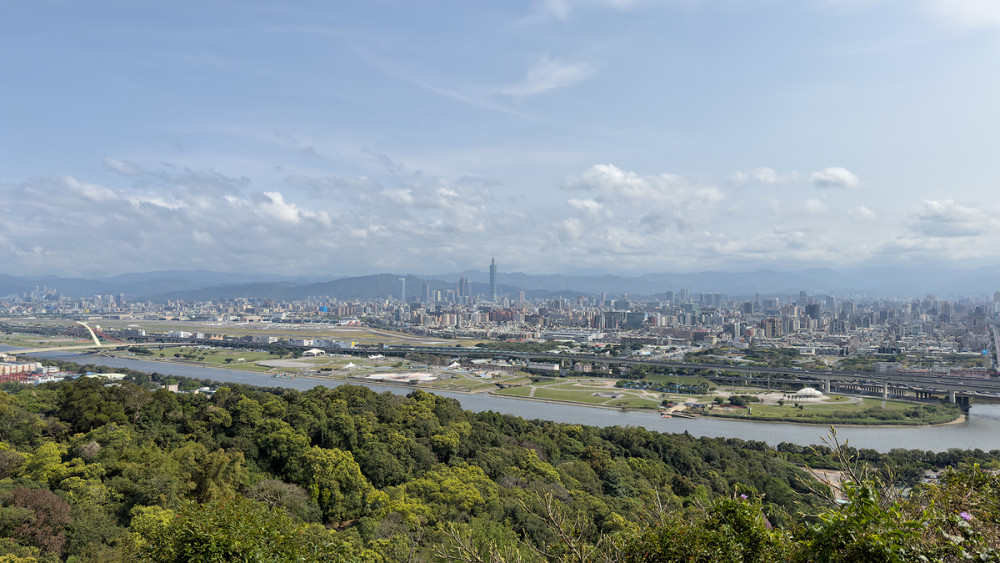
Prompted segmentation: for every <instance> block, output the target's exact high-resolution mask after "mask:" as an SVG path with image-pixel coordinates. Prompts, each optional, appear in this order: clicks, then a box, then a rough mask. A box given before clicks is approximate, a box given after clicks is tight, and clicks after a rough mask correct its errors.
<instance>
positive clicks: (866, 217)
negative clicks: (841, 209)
mask: <svg viewBox="0 0 1000 563" xmlns="http://www.w3.org/2000/svg"><path fill="white" fill-rule="evenodd" d="M847 213H848V214H849V215H850V216H851V217H854V218H855V219H857V220H859V221H874V220H875V219H878V215H877V214H876V213H875V212H874V211H872V210H871V209H868V208H867V207H865V206H864V205H859V206H858V207H855V208H853V209H850V210H849V211H848V212H847Z"/></svg>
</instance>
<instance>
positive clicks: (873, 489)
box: [0, 366, 1000, 562]
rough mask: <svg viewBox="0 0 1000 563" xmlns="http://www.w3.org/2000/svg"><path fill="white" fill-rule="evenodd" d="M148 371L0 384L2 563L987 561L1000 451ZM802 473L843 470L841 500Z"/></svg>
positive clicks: (993, 543) (999, 489) (998, 505)
mask: <svg viewBox="0 0 1000 563" xmlns="http://www.w3.org/2000/svg"><path fill="white" fill-rule="evenodd" d="M79 369H81V370H88V369H90V370H92V371H100V368H96V367H95V366H83V367H80V368H79ZM155 379H157V377H156V376H149V375H144V374H139V373H134V372H130V373H129V377H128V378H127V380H126V381H123V382H121V383H120V384H118V385H106V384H105V382H104V381H103V380H101V379H98V378H79V379H76V380H72V381H66V382H62V383H54V384H44V385H40V386H36V387H21V386H15V385H10V386H7V387H5V388H4V389H5V391H4V392H2V393H0V553H3V555H0V561H4V562H19V561H58V560H67V561H74V562H84V561H133V560H139V561H436V560H467V561H496V562H499V561H677V560H683V561H787V560H791V561H796V560H797V561H918V560H921V561H935V560H939V561H947V560H960V559H962V558H964V557H981V558H982V560H989V558H994V559H995V558H996V557H997V556H998V554H997V551H996V548H997V547H998V538H1000V526H998V522H1000V501H998V500H997V499H1000V495H998V493H1000V482H998V480H997V476H996V474H995V473H994V472H992V471H989V470H987V469H989V468H993V467H996V466H998V465H997V464H998V462H1000V452H998V451H993V452H982V451H978V450H977V451H960V450H949V451H947V452H940V453H935V452H924V451H917V450H893V451H891V452H888V453H879V452H876V451H873V450H864V449H862V450H856V449H853V448H850V447H845V446H843V445H840V444H836V443H832V444H830V445H821V446H818V447H814V448H804V447H800V446H796V445H793V444H780V445H779V446H778V447H776V448H773V447H770V446H767V445H766V444H763V443H760V442H749V441H744V440H739V439H720V438H694V437H692V436H690V435H688V434H686V433H685V434H662V433H657V432H650V431H647V430H645V429H642V428H633V427H629V428H622V427H608V428H596V427H590V426H582V425H573V424H560V423H554V422H547V421H539V420H525V419H522V418H518V417H514V416H510V415H501V414H497V413H495V412H483V413H473V412H469V411H465V410H462V409H461V408H460V407H459V404H458V403H457V402H456V401H454V400H452V399H447V398H442V397H437V396H435V395H432V394H429V393H425V392H423V391H420V390H417V391H414V392H412V393H410V394H409V395H407V396H405V397H404V396H400V395H394V394H391V393H381V394H379V393H375V392H374V391H371V390H369V389H367V388H364V387H356V386H350V385H343V386H339V387H336V388H334V389H327V388H323V387H317V388H315V389H312V390H310V391H306V392H300V391H295V390H290V389H264V388H254V387H248V386H240V385H231V386H227V387H220V388H218V389H217V391H216V392H215V393H214V394H213V395H212V396H209V395H206V394H192V393H188V394H176V393H171V392H169V391H167V390H166V389H159V390H155V391H154V390H152V389H151V388H152V387H153V386H154V383H155V382H154V380H155ZM201 383H202V382H191V383H190V384H188V385H185V386H184V387H188V388H190V387H195V386H197V385H199V384H201ZM974 464H980V465H974ZM806 466H809V467H813V468H828V469H837V468H839V469H842V470H845V474H844V475H845V479H846V484H845V485H844V490H845V493H846V495H847V501H848V502H847V504H835V503H833V502H832V497H831V494H830V490H829V489H828V488H827V487H825V486H824V485H821V484H820V483H819V482H817V481H816V480H815V479H813V478H812V477H811V476H810V474H808V473H807V472H806V471H804V470H803V469H802V468H803V467H806ZM866 467H867V468H870V469H869V470H865V469H864V468H866ZM945 467H952V468H956V470H955V471H953V472H951V473H947V474H946V477H945V478H944V479H943V480H942V482H941V483H940V484H935V485H920V484H918V483H919V481H920V479H921V477H922V476H923V474H924V471H925V470H927V469H935V468H945ZM911 487H913V488H912V489H911ZM904 490H907V491H909V494H908V495H905V496H904V495H902V494H901V493H900V491H904Z"/></svg>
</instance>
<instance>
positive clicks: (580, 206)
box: [566, 199, 604, 213]
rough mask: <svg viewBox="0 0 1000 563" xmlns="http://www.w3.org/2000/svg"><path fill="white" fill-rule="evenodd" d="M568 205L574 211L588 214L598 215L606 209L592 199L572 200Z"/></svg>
mask: <svg viewBox="0 0 1000 563" xmlns="http://www.w3.org/2000/svg"><path fill="white" fill-rule="evenodd" d="M566 203H568V204H569V206H570V207H572V208H573V209H576V210H578V211H583V212H586V213H597V212H599V211H600V210H601V209H603V208H604V205H602V204H601V203H599V202H597V201H594V200H592V199H570V200H568V201H567V202H566Z"/></svg>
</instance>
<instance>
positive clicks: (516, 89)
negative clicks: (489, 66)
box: [500, 55, 597, 98]
mask: <svg viewBox="0 0 1000 563" xmlns="http://www.w3.org/2000/svg"><path fill="white" fill-rule="evenodd" d="M596 73H597V67H595V66H594V65H592V64H590V63H584V62H577V63H568V62H563V61H562V60H560V59H559V58H558V57H550V56H548V55H542V56H541V57H539V58H538V60H537V61H536V62H535V63H534V64H533V65H531V67H530V68H528V72H527V74H526V75H525V77H524V79H523V80H521V81H520V82H518V83H515V84H511V85H509V86H506V87H504V88H502V89H501V90H500V91H501V93H503V94H507V95H508V96H514V97H516V98H524V97H527V96H535V95H538V94H543V93H545V92H548V91H550V90H556V89H558V88H566V87H569V86H575V85H577V84H579V83H581V82H583V81H585V80H587V79H589V78H590V77H592V76H593V75H594V74H596Z"/></svg>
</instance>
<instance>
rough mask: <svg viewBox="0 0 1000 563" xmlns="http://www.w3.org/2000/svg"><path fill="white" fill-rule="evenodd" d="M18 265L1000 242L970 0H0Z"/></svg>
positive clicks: (988, 31) (60, 270)
mask: <svg viewBox="0 0 1000 563" xmlns="http://www.w3.org/2000/svg"><path fill="white" fill-rule="evenodd" d="M0 52H2V53H3V54H2V55H0V76H2V77H3V79H2V81H0V190H2V193H3V194H4V197H3V198H2V200H0V209H2V210H3V219H0V257H3V259H4V261H5V264H6V265H7V268H6V271H8V272H11V273H31V274H62V275H91V276H92V275H102V274H107V275H111V274H116V273H122V272H134V271H149V270H158V269H174V268H177V269H195V268H206V269H212V270H228V271H246V272H268V271H274V272H281V273H282V274H312V275H321V274H331V275H346V274H362V273H374V272H387V271H388V272H397V273H404V272H411V273H435V272H447V271H458V270H464V269H466V268H479V269H484V268H485V267H486V265H488V263H489V256H490V255H496V257H497V261H498V263H499V264H501V270H505V271H524V272H529V273H560V272H566V273H579V272H594V273H608V272H611V273H623V274H630V273H645V272H684V271H697V270H707V269H723V270H737V271H739V270H753V269H758V268H777V269H798V268H807V267H816V266H829V267H846V266H854V265H864V264H878V265H891V264H897V263H898V264H905V265H913V264H925V263H926V264H939V265H940V264H944V265H946V266H978V265H983V264H996V263H1000V247H998V246H997V245H996V244H995V242H996V241H997V240H998V239H997V235H998V234H1000V225H998V222H997V219H996V217H997V213H996V212H997V205H996V204H995V200H996V197H995V194H996V193H997V192H998V188H1000V103H998V102H997V100H1000V64H998V63H1000V3H996V2H992V1H989V0H908V1H897V0H742V1H738V0H665V1H654V0H548V1H543V2H396V1H392V0H384V1H372V2H364V3H353V2H350V3H349V2H268V3H265V2H252V1H241V2H221V1H220V2H185V1H177V2H134V1H131V2H126V1H121V2H101V1H98V2H88V3H79V2H46V1H37V2H8V3H4V4H3V5H0Z"/></svg>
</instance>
